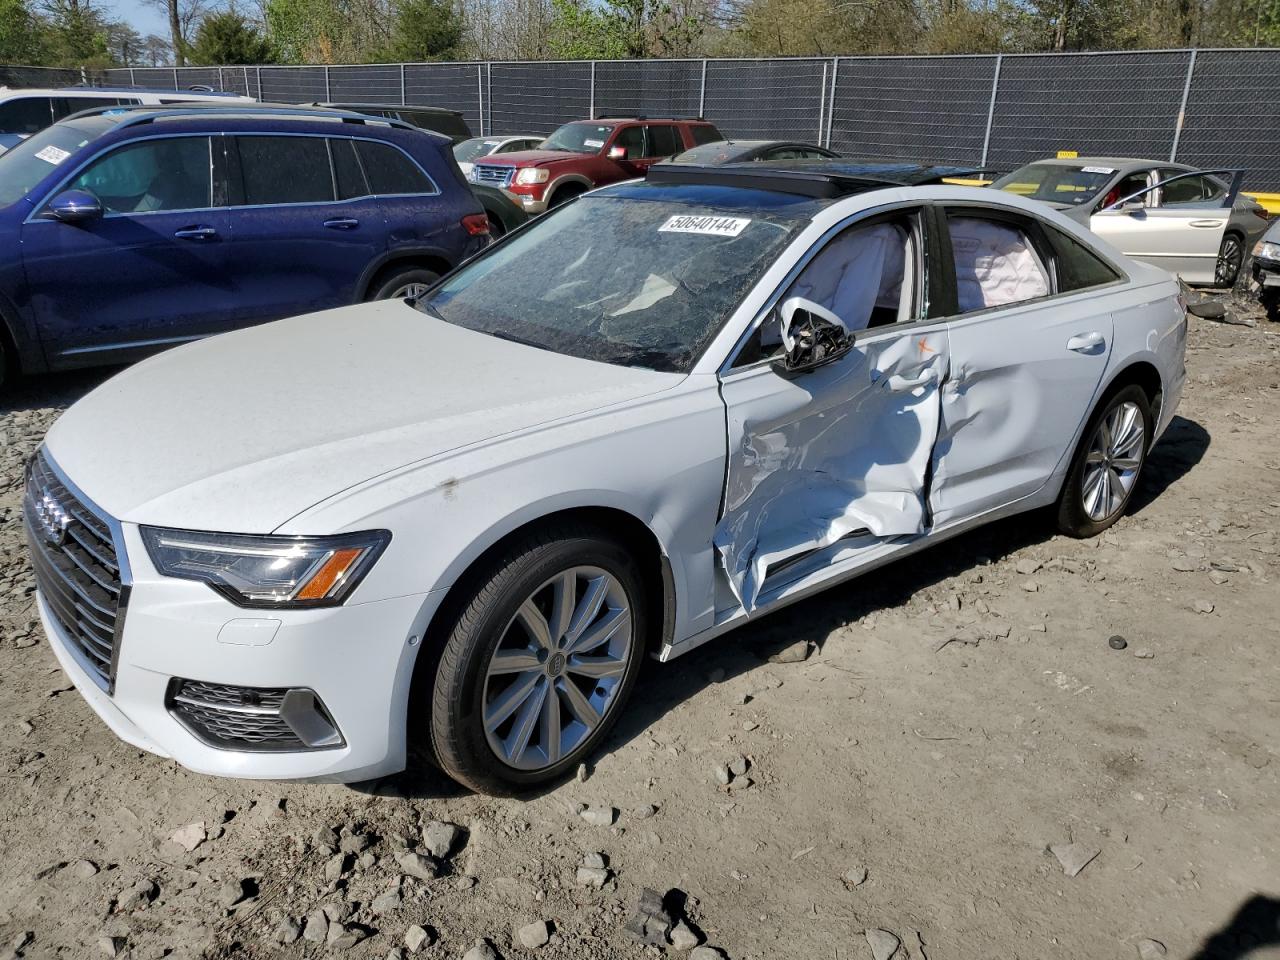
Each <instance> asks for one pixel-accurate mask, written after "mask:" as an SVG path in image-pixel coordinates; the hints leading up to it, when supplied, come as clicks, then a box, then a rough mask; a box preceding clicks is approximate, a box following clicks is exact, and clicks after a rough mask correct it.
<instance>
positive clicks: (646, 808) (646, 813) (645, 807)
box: [631, 803, 658, 820]
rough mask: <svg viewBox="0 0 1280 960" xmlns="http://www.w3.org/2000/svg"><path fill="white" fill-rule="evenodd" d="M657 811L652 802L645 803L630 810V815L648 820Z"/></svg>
mask: <svg viewBox="0 0 1280 960" xmlns="http://www.w3.org/2000/svg"><path fill="white" fill-rule="evenodd" d="M657 812H658V808H657V807H655V806H654V805H653V804H652V803H646V804H642V805H641V806H638V807H636V808H635V809H634V810H632V811H631V816H633V817H635V818H636V819H637V820H648V819H649V818H650V817H652V816H653V815H654V814H656V813H657Z"/></svg>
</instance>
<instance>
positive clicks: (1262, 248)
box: [1253, 240, 1280, 260]
mask: <svg viewBox="0 0 1280 960" xmlns="http://www.w3.org/2000/svg"><path fill="white" fill-rule="evenodd" d="M1253 255H1254V256H1255V257H1262V258H1263V259H1264V260H1280V243H1272V242H1271V241H1270V240H1259V241H1258V242H1257V243H1255V244H1254V245H1253Z"/></svg>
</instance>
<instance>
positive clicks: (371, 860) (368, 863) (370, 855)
mask: <svg viewBox="0 0 1280 960" xmlns="http://www.w3.org/2000/svg"><path fill="white" fill-rule="evenodd" d="M377 862H378V857H377V854H375V853H374V852H373V851H371V850H366V851H365V852H364V853H362V854H360V859H359V860H357V861H356V863H358V864H360V869H361V870H369V869H371V868H372V867H373V866H374V865H375V864H377Z"/></svg>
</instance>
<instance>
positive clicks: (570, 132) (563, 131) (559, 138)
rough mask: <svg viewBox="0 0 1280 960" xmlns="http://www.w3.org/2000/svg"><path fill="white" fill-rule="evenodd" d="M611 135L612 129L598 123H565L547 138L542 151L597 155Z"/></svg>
mask: <svg viewBox="0 0 1280 960" xmlns="http://www.w3.org/2000/svg"><path fill="white" fill-rule="evenodd" d="M611 133H613V127H611V126H609V125H608V124H599V123H566V124H565V125H564V126H563V127H561V128H560V129H559V130H557V131H556V132H555V133H553V134H552V135H551V136H549V137H547V139H546V142H545V143H543V144H542V149H543V150H567V151H568V152H569V153H599V152H600V148H601V147H603V146H604V145H605V142H606V141H607V140H608V139H609V134H611Z"/></svg>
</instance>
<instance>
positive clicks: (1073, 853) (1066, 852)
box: [1049, 843, 1102, 877]
mask: <svg viewBox="0 0 1280 960" xmlns="http://www.w3.org/2000/svg"><path fill="white" fill-rule="evenodd" d="M1049 852H1050V853H1052V854H1053V855H1054V856H1055V857H1057V858H1058V862H1059V863H1060V864H1062V872H1063V873H1065V874H1066V875H1067V876H1068V877H1074V876H1075V875H1076V874H1078V873H1079V872H1080V871H1081V870H1083V869H1084V868H1085V867H1087V866H1088V865H1089V863H1090V862H1091V861H1092V860H1093V858H1094V857H1096V856H1097V855H1098V854H1100V853H1101V852H1102V851H1101V850H1099V849H1098V848H1097V847H1090V846H1088V845H1087V844H1083V843H1056V844H1051V845H1050V846H1049Z"/></svg>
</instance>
